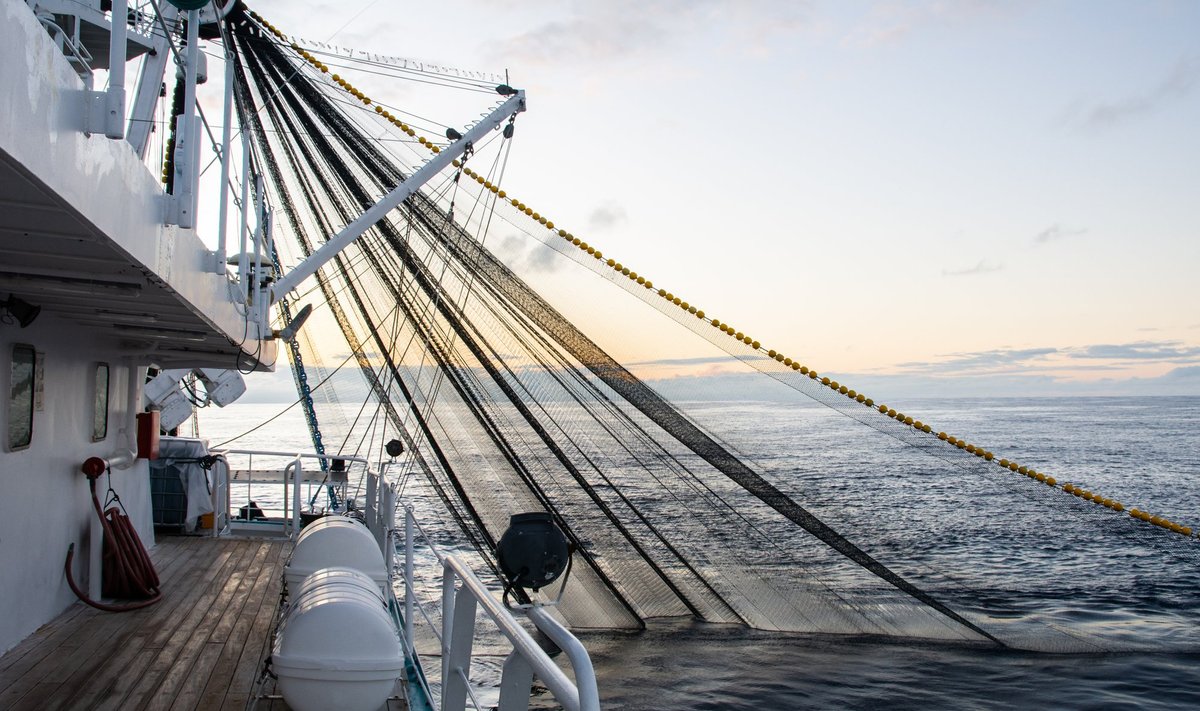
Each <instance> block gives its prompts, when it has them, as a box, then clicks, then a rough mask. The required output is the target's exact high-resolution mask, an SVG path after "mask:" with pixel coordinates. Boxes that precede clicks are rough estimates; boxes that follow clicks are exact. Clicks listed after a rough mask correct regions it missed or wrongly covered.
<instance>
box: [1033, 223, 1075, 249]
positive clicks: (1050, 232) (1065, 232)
mask: <svg viewBox="0 0 1200 711" xmlns="http://www.w3.org/2000/svg"><path fill="white" fill-rule="evenodd" d="M1086 234H1087V228H1086V227H1085V228H1078V229H1076V228H1072V227H1063V226H1062V225H1060V224H1059V223H1057V222H1056V223H1054V224H1053V225H1050V226H1049V227H1047V228H1046V229H1044V230H1042V231H1041V232H1039V233H1037V236H1036V237H1034V238H1033V242H1034V244H1047V243H1049V242H1057V241H1058V240H1061V239H1066V238H1068V237H1078V236H1079V235H1086Z"/></svg>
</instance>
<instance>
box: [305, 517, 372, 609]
mask: <svg viewBox="0 0 1200 711" xmlns="http://www.w3.org/2000/svg"><path fill="white" fill-rule="evenodd" d="M331 566H337V567H339V568H353V569H355V570H357V571H359V572H361V573H363V574H364V575H366V576H367V577H368V578H370V579H371V580H374V581H375V584H376V585H378V586H379V591H380V592H381V593H383V594H385V595H386V594H387V592H388V579H387V568H386V566H385V565H384V562H383V552H382V551H380V550H379V544H378V543H376V542H375V537H374V536H372V535H371V532H370V531H368V530H367V527H366V526H364V525H363V524H361V523H359V522H358V521H355V520H354V519H351V518H345V517H343V516H325V517H323V518H321V519H319V520H317V521H314V522H312V523H310V524H308V525H307V526H305V527H304V530H303V531H301V532H300V537H299V538H297V539H296V547H295V548H294V549H292V557H291V559H290V560H289V561H288V564H287V566H286V567H285V568H284V569H283V579H284V580H285V581H286V582H287V587H288V594H289V595H295V594H296V591H297V590H298V588H299V587H300V583H302V582H304V579H305V578H307V577H308V576H309V575H311V574H312V573H313V572H315V571H317V570H320V569H321V568H329V567H331Z"/></svg>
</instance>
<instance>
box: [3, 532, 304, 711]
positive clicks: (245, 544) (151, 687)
mask: <svg viewBox="0 0 1200 711" xmlns="http://www.w3.org/2000/svg"><path fill="white" fill-rule="evenodd" d="M289 547H290V543H288V542H287V541H283V540H265V541H264V540H246V539H218V540H213V539H210V538H193V537H166V538H163V539H161V540H160V542H159V544H158V545H157V546H156V547H155V549H154V550H153V551H152V557H153V558H154V561H155V566H156V568H157V569H158V571H159V577H160V578H161V580H162V590H163V599H162V601H160V602H159V603H157V604H156V605H152V606H151V607H148V608H145V609H142V610H138V611H134V612H127V613H121V614H114V613H107V612H101V611H98V610H94V609H92V608H90V607H86V606H85V605H83V604H82V603H78V604H76V605H73V606H71V607H70V608H68V609H67V610H66V611H65V612H64V613H63V614H62V615H60V616H59V617H58V618H55V619H54V620H53V621H51V622H50V623H48V624H46V625H44V626H43V627H42V628H41V629H39V630H37V631H36V632H35V633H34V634H32V635H30V637H29V638H28V639H26V640H25V641H23V642H21V643H20V644H18V645H17V646H16V647H14V648H13V649H12V650H10V651H9V652H8V653H7V654H5V655H4V656H3V657H0V708H12V709H25V708H29V709H152V710H155V711H158V710H160V709H162V710H165V709H178V710H179V711H195V710H201V711H207V710H208V709H218V708H222V707H223V706H225V705H226V704H227V703H233V704H235V705H236V708H242V707H243V706H244V704H245V701H246V699H247V698H248V696H249V694H250V693H251V692H252V690H253V683H254V681H255V679H256V678H257V672H258V670H259V668H260V666H261V654H262V653H263V652H264V650H266V645H267V639H266V638H267V636H268V635H269V633H270V630H271V626H272V623H273V621H274V617H275V611H276V603H277V601H278V595H279V585H280V582H279V580H280V574H281V571H282V566H283V563H284V561H285V560H286V557H287V550H289ZM239 701H240V704H239Z"/></svg>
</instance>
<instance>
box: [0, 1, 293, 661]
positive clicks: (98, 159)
mask: <svg viewBox="0 0 1200 711" xmlns="http://www.w3.org/2000/svg"><path fill="white" fill-rule="evenodd" d="M155 84H156V85H157V82H155ZM97 88H102V87H97ZM85 93H86V92H85V86H84V84H83V82H82V80H81V79H80V77H79V76H78V75H77V74H76V72H75V71H74V70H73V69H72V68H71V66H70V65H69V64H68V63H67V61H66V60H65V58H64V57H63V56H62V54H61V52H60V51H59V50H58V48H57V47H56V46H55V45H54V43H53V42H52V41H51V40H50V38H49V35H48V34H47V33H46V30H45V28H43V27H42V25H41V24H39V22H38V21H37V19H36V18H35V17H34V15H33V13H32V12H31V11H30V9H29V6H28V5H27V4H26V3H25V2H23V1H22V0H0V95H3V100H0V301H2V300H5V299H7V298H8V297H9V296H10V294H11V295H15V296H17V297H18V298H20V299H21V300H23V301H25V302H28V303H30V304H33V305H35V306H40V307H41V308H42V310H41V313H40V315H39V316H38V317H37V319H36V320H35V321H34V322H33V323H32V324H31V325H29V326H28V327H26V328H20V327H19V325H18V324H16V323H0V481H2V482H3V489H0V566H2V570H3V572H2V573H0V609H3V610H4V614H3V615H0V652H3V651H5V650H8V649H10V648H12V647H13V646H14V645H16V644H17V643H18V642H20V641H21V640H22V639H23V638H25V637H26V636H27V635H29V634H30V633H32V632H34V631H35V630H37V628H38V627H39V626H41V625H43V624H44V623H46V622H48V621H50V620H51V619H52V618H53V617H55V616H56V615H57V614H59V613H60V612H62V611H63V610H64V609H66V608H67V607H68V606H70V605H71V604H73V603H74V602H75V596H74V595H73V593H72V592H71V591H70V589H69V588H68V586H67V583H66V580H65V576H64V574H63V563H64V560H65V557H66V554H67V549H68V546H70V545H71V544H72V543H73V544H75V563H74V565H73V570H74V576H75V580H76V581H77V582H78V583H79V584H80V586H81V587H82V588H84V589H90V590H92V591H98V586H97V581H96V580H95V579H89V565H90V564H91V563H93V562H94V561H96V560H97V559H98V555H97V552H98V548H97V547H96V546H94V545H93V543H95V544H97V545H98V541H94V540H93V530H94V526H95V525H96V524H95V523H94V522H95V520H96V515H95V513H94V511H93V510H92V504H91V498H90V495H89V491H88V485H87V479H86V478H85V477H84V476H83V474H82V473H81V472H80V465H81V464H82V462H83V461H84V460H85V459H86V458H88V457H91V456H99V457H104V458H111V457H114V456H115V455H117V454H118V453H119V452H120V451H121V450H127V449H128V446H129V445H128V442H127V441H125V440H124V437H125V436H126V435H127V434H128V433H123V430H125V429H127V428H128V424H127V423H128V417H129V414H130V412H131V409H132V410H136V409H139V408H140V402H139V403H137V404H135V405H134V406H133V408H131V407H130V404H129V400H128V397H127V384H128V383H129V373H130V365H131V364H132V365H134V366H136V367H140V368H141V370H138V371H137V373H144V372H145V371H144V367H145V366H146V365H149V364H151V363H153V364H156V365H159V366H163V367H176V368H191V367H215V368H227V369H231V368H233V367H235V366H237V367H242V368H256V369H260V370H266V369H271V368H272V367H273V365H274V361H275V354H276V346H275V342H274V341H272V340H267V339H268V338H269V333H266V334H264V333H261V332H258V330H257V328H256V324H253V323H250V324H248V323H247V320H246V317H245V315H244V314H245V311H246V309H245V307H244V305H243V304H242V303H241V299H242V295H244V291H243V292H241V294H239V290H238V288H237V287H236V286H235V285H233V284H232V283H231V282H230V280H229V278H228V277H227V275H226V274H225V273H224V267H223V266H222V267H221V268H219V269H218V268H217V267H216V262H215V258H214V255H213V253H212V252H211V251H209V250H208V249H207V248H206V246H205V245H204V243H203V242H202V241H201V240H200V239H199V237H197V235H196V234H195V232H194V231H193V230H184V229H180V228H178V227H173V226H168V225H166V224H165V216H166V213H167V206H168V202H169V196H167V195H165V194H164V192H163V188H162V185H161V183H160V182H159V178H158V176H157V175H155V174H153V173H151V171H150V170H149V169H148V168H147V166H146V165H145V164H143V163H142V161H141V160H140V159H139V158H138V157H137V156H136V154H135V153H134V152H133V151H132V150H131V148H130V146H129V144H128V143H126V142H125V141H123V140H112V139H108V138H106V137H105V136H104V135H103V134H102V133H101V134H91V135H88V134H85V133H84V132H83V126H84V121H83V115H82V111H83V106H84V100H85ZM214 209H215V207H214ZM15 344H25V345H28V346H32V347H33V348H34V349H35V350H36V351H37V353H38V354H39V356H38V360H39V362H40V364H41V368H40V370H41V373H42V381H41V387H42V394H41V407H40V408H38V409H37V410H36V411H35V412H34V416H33V435H32V441H31V442H30V444H29V446H28V447H23V448H17V449H15V450H11V451H10V448H9V447H7V446H6V445H8V442H9V438H8V433H9V426H10V420H11V413H10V412H9V410H10V402H9V401H10V385H11V383H10V380H11V370H12V355H13V346H14V345H15ZM98 363H107V364H108V365H109V367H110V383H109V397H108V415H109V425H108V431H107V435H106V436H105V437H104V439H103V440H102V441H98V442H93V441H92V434H93V429H92V426H93V414H92V413H93V405H94V395H95V368H96V365H97V364H98ZM141 377H142V376H141V375H135V378H134V383H135V385H136V386H137V389H136V392H138V393H140V390H141V388H140V386H141V382H140V380H141ZM107 483H108V480H107V477H105V478H103V479H102V480H101V481H100V482H99V484H100V487H101V491H100V494H101V496H103V489H104V487H106V486H107ZM112 484H113V487H114V488H115V489H116V491H117V492H118V493H119V494H120V496H121V499H122V501H123V502H124V504H125V506H126V508H127V509H128V513H129V515H130V517H131V519H132V521H133V523H134V525H135V526H136V528H137V530H138V533H139V535H140V536H141V538H142V540H143V542H144V543H145V544H146V545H147V547H150V546H151V545H153V540H154V539H153V529H152V514H151V510H150V492H149V471H148V465H147V462H146V461H145V460H138V461H136V462H135V463H134V464H133V466H132V467H131V468H128V469H123V470H118V469H114V470H113V475H112ZM102 503H103V499H102Z"/></svg>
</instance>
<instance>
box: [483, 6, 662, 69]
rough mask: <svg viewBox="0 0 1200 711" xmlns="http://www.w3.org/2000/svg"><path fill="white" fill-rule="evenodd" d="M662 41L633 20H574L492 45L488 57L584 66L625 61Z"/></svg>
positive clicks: (658, 31) (652, 30)
mask: <svg viewBox="0 0 1200 711" xmlns="http://www.w3.org/2000/svg"><path fill="white" fill-rule="evenodd" d="M663 40H664V31H663V30H662V29H661V28H659V27H658V26H656V25H655V24H653V23H644V22H639V21H638V20H637V19H636V18H633V17H630V18H627V19H625V18H619V17H617V18H597V17H589V18H574V19H571V20H566V21H557V22H550V23H547V24H544V25H542V26H540V27H536V28H534V29H532V30H530V31H528V32H525V33H523V34H520V35H516V36H515V37H510V38H508V39H506V40H502V41H500V42H496V43H494V44H493V45H492V46H491V48H490V53H491V54H494V55H496V56H497V57H507V58H509V61H513V60H517V61H520V60H524V61H526V62H529V63H531V64H535V65H537V64H556V63H559V62H562V61H571V62H572V63H578V64H585V63H587V62H599V61H607V60H610V59H616V58H618V57H627V56H629V55H632V54H637V53H639V52H641V51H642V50H644V49H646V48H648V47H653V46H655V45H657V44H659V43H660V42H662V41H663Z"/></svg>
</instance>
